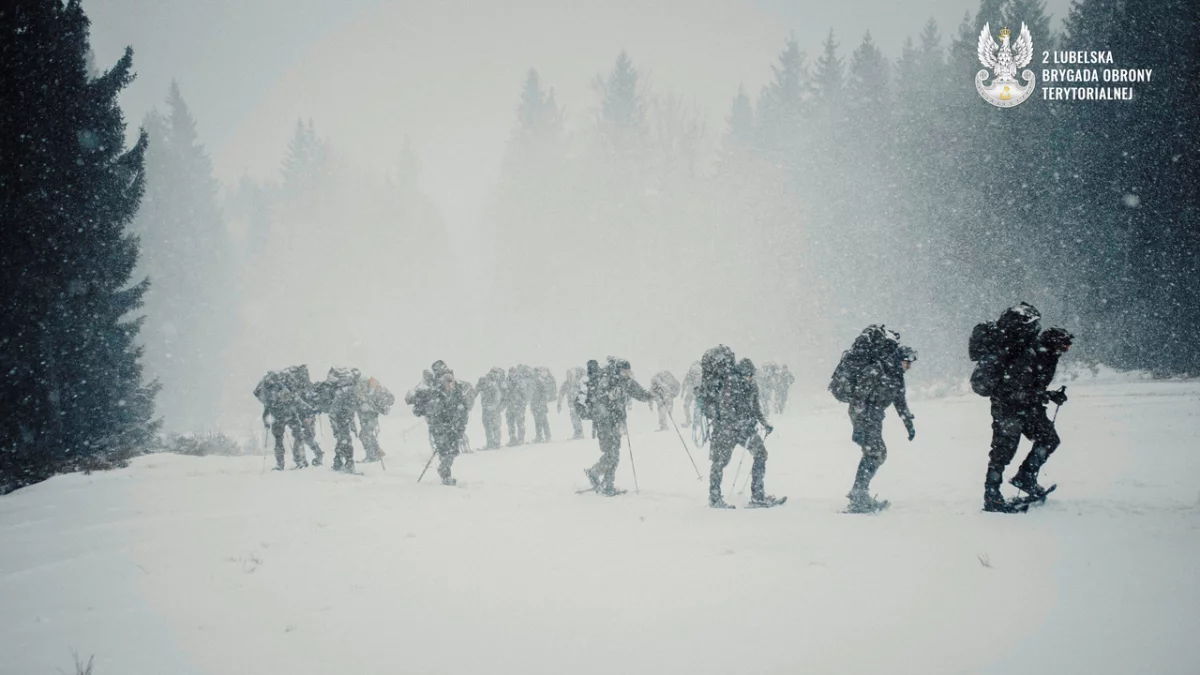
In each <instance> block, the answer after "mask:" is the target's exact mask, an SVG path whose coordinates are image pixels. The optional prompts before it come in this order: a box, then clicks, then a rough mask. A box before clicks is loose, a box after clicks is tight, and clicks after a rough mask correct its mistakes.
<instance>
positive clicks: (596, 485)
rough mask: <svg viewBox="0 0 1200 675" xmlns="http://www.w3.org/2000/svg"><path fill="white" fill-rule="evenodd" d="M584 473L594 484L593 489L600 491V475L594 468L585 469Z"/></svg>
mask: <svg viewBox="0 0 1200 675" xmlns="http://www.w3.org/2000/svg"><path fill="white" fill-rule="evenodd" d="M583 475H585V476H587V479H588V482H589V483H591V484H592V489H593V490H595V491H596V492H599V491H600V476H599V475H598V474H597V473H596V472H595V471H594V470H593V469H584V470H583Z"/></svg>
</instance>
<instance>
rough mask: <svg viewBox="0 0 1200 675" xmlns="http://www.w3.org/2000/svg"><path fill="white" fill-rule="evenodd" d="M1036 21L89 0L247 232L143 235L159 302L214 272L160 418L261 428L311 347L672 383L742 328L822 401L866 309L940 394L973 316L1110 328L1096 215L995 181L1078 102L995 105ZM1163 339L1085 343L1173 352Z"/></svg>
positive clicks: (1088, 354) (478, 369)
mask: <svg viewBox="0 0 1200 675" xmlns="http://www.w3.org/2000/svg"><path fill="white" fill-rule="evenodd" d="M1026 4H1028V3H1026ZM1035 4H1036V3H1035ZM1010 5H1011V3H1009V4H1004V3H1001V4H1000V5H997V6H996V7H995V8H993V9H987V8H984V9H985V11H987V12H993V13H994V14H995V16H984V12H980V13H979V14H976V10H977V8H976V7H974V5H963V4H961V3H951V2H927V1H922V2H915V1H914V2H901V3H842V4H840V5H838V6H837V7H819V8H818V7H812V8H803V9H800V8H796V7H793V6H792V5H791V4H790V3H775V2H700V3H651V4H649V5H647V4H646V3H632V2H626V3H616V4H614V3H599V2H587V3H572V4H571V5H570V6H569V7H567V6H562V5H560V4H557V3H542V4H541V5H523V6H520V7H515V8H512V7H505V8H500V7H497V6H494V5H492V4H491V3H481V2H454V3H448V4H447V3H441V4H438V5H437V6H436V7H433V8H431V7H422V6H417V5H416V4H415V3H413V4H408V3H379V2H365V1H363V2H351V3H345V4H344V6H339V7H337V8H336V9H335V8H333V7H327V6H324V5H322V4H321V3H278V2H261V3H248V4H246V5H243V4H241V3H237V4H236V5H235V4H234V3H209V4H205V5H204V6H202V7H198V6H194V5H190V4H184V3H154V4H153V5H152V6H146V5H142V4H139V3H130V2H106V3H97V4H96V6H94V7H89V12H90V16H91V18H92V21H93V45H94V51H95V54H96V60H97V61H98V62H100V63H105V62H107V61H109V60H111V57H112V55H113V54H115V53H116V52H117V50H118V49H121V48H123V47H124V46H125V45H127V44H132V45H134V46H135V54H136V63H137V71H138V79H137V80H136V81H135V82H134V84H133V85H131V86H130V87H129V88H128V89H127V90H126V91H125V93H124V94H123V95H122V105H123V107H124V109H125V111H126V116H127V118H128V120H130V121H131V122H142V123H143V126H144V122H143V120H145V119H146V115H148V114H151V111H152V110H158V111H166V114H168V115H169V109H170V107H171V106H170V104H169V102H166V103H165V102H164V99H165V97H166V94H167V92H168V90H169V88H170V86H171V83H172V82H176V83H177V85H178V87H179V91H180V92H181V94H180V95H181V97H182V100H183V101H185V104H184V105H186V107H187V109H188V110H189V111H190V115H191V117H192V118H194V127H195V139H194V143H195V145H196V147H197V148H199V149H200V151H201V154H203V155H205V156H206V157H207V158H208V159H209V161H210V162H211V176H212V179H213V181H214V182H215V187H214V189H213V204H215V206H216V209H217V210H218V211H219V216H217V220H218V221H219V223H220V226H221V229H220V230H219V231H216V230H214V231H213V238H212V239H211V241H209V242H208V243H197V242H191V243H189V244H188V245H187V247H186V248H189V249H193V250H196V251H197V252H199V251H206V250H211V249H213V248H214V247H215V248H220V249H221V250H222V251H223V252H222V253H221V255H218V256H215V257H212V259H208V258H206V257H205V256H203V255H199V254H197V255H196V256H179V254H178V253H176V254H174V255H175V258H172V257H171V256H167V255H163V256H159V257H158V258H157V260H156V254H155V250H154V247H153V246H152V245H151V246H146V247H144V248H145V250H144V251H143V260H142V268H143V271H144V272H145V273H146V274H147V275H148V276H150V278H151V284H152V286H151V291H150V292H149V294H148V297H147V305H148V307H150V308H153V307H154V303H155V293H156V292H159V293H162V291H161V290H159V291H156V290H155V289H156V288H158V289H161V288H163V287H164V286H166V285H167V284H161V283H160V282H161V279H158V278H157V277H162V276H164V275H165V276H168V277H169V276H171V275H172V274H173V272H172V271H171V270H179V269H185V268H186V269H191V270H192V272H193V277H194V278H195V279H197V281H195V282H194V283H195V285H204V284H205V283H206V282H204V281H201V279H213V278H218V277H219V278H220V279H222V281H221V282H220V283H215V282H214V283H213V284H209V285H208V286H207V288H208V290H207V291H206V293H209V294H215V295H216V296H219V297H214V298H213V299H212V300H211V303H209V301H205V302H206V303H209V304H210V305H211V308H212V317H213V318H211V319H210V320H205V321H204V322H203V323H204V324H205V325H208V326H212V325H220V326H221V329H220V330H214V331H208V332H207V333H204V334H203V335H202V333H203V331H199V330H197V331H194V332H193V335H192V338H191V342H192V344H191V345H190V347H189V348H188V350H185V351H187V352H188V354H190V356H188V357H186V358H182V359H180V358H178V357H176V356H171V357H165V356H164V355H163V353H164V352H165V351H168V350H167V348H166V347H164V346H163V345H162V344H161V343H160V342H156V336H158V335H160V334H161V332H159V333H156V332H155V330H154V325H153V324H154V321H155V319H154V312H151V311H149V310H148V311H147V314H148V315H149V316H150V319H149V325H148V330H146V331H144V333H143V335H142V339H143V341H144V343H145V347H146V362H147V366H146V367H147V376H148V377H158V378H160V380H161V381H162V384H163V386H164V389H163V393H162V394H160V396H159V409H160V411H161V412H162V414H163V416H164V420H165V423H166V425H167V427H168V428H175V429H178V430H190V429H196V428H206V427H213V426H215V427H222V428H232V429H246V428H253V426H254V425H256V424H257V422H256V417H257V414H258V410H257V406H256V405H254V404H253V401H252V400H251V399H250V397H249V392H250V391H251V390H252V389H253V387H254V384H255V382H256V381H257V380H258V378H259V377H261V374H262V373H263V372H264V371H266V370H268V369H278V368H281V367H284V366H287V365H290V364H293V363H307V364H308V365H309V368H310V371H312V372H313V373H314V375H315V376H317V377H319V376H320V375H321V374H322V373H323V372H324V371H325V369H327V368H328V367H329V366H333V365H345V366H354V367H357V368H359V369H360V370H362V371H363V372H364V373H367V374H370V375H374V376H376V377H379V378H380V379H382V380H383V381H384V382H386V383H388V384H389V386H392V387H393V389H399V390H404V389H406V388H408V387H410V386H412V385H413V384H415V383H416V381H417V380H418V379H419V376H420V371H421V370H422V369H423V368H427V367H428V366H429V364H430V363H431V362H432V361H434V360H435V359H444V360H446V361H447V362H448V363H449V364H450V365H451V367H453V368H455V370H456V373H457V374H458V375H459V376H460V377H465V378H466V379H469V380H473V379H474V378H476V377H478V376H479V375H481V374H483V373H484V372H485V371H486V370H487V369H488V368H490V367H492V366H496V365H500V366H505V367H506V366H508V365H512V364H515V363H529V364H532V365H545V366H549V367H551V369H552V370H553V371H554V372H555V373H556V374H560V375H561V373H562V372H563V370H564V369H566V368H568V367H572V366H578V365H582V364H583V363H584V362H585V361H586V360H588V359H591V358H597V359H603V358H604V357H605V356H607V355H618V356H621V357H624V358H627V359H629V360H630V361H631V362H632V363H633V366H634V372H635V374H636V375H637V376H638V377H639V378H641V379H642V380H647V379H648V378H649V376H650V374H652V373H654V372H656V371H658V370H660V369H669V370H671V371H673V372H675V373H677V374H678V375H681V374H682V372H683V371H685V370H686V368H687V366H688V364H689V363H691V362H692V361H694V360H696V359H698V358H699V356H700V354H701V353H702V352H703V351H704V350H705V349H707V348H709V347H712V346H714V345H716V344H719V343H721V344H728V345H730V346H732V347H733V348H734V349H735V350H736V351H737V352H738V354H739V355H745V356H749V357H751V358H753V359H755V360H756V361H760V362H761V361H767V360H770V361H777V362H782V363H788V364H789V365H790V366H791V368H792V370H793V371H794V372H795V373H796V375H797V378H798V389H799V390H800V391H801V392H807V393H819V392H821V391H822V390H823V389H824V387H825V384H826V383H827V382H828V377H829V373H830V372H831V370H832V367H833V365H834V364H835V363H836V362H837V358H838V356H839V355H840V353H841V350H843V349H845V348H846V347H848V345H849V343H850V341H851V340H852V339H853V337H854V335H855V334H856V333H857V332H858V331H859V330H861V329H862V327H863V326H865V325H867V324H869V323H885V324H887V325H888V326H889V327H890V328H893V329H895V330H898V331H899V332H900V333H901V335H902V339H903V341H904V342H905V343H906V344H910V345H911V346H913V347H915V348H916V349H918V350H919V352H920V354H921V364H920V367H919V368H917V369H914V371H913V373H912V375H911V377H912V379H913V380H914V382H915V383H916V386H917V387H920V386H922V385H931V384H934V383H938V385H939V386H944V387H953V386H957V385H958V384H961V381H962V379H963V377H964V376H965V374H966V373H967V372H968V371H969V366H970V364H969V362H968V361H967V358H966V350H965V336H966V334H967V332H969V330H970V326H971V325H972V324H974V323H976V322H978V321H982V320H986V319H988V318H994V315H995V314H996V313H998V312H999V310H1000V309H1002V308H1003V307H1005V306H1007V305H1010V304H1012V303H1014V302H1016V301H1018V300H1028V301H1030V302H1033V303H1034V304H1035V305H1038V306H1039V307H1041V308H1042V309H1043V311H1046V312H1047V315H1048V319H1049V321H1050V322H1051V323H1064V324H1067V325H1069V327H1071V329H1072V330H1077V331H1082V332H1083V333H1084V334H1085V335H1086V334H1087V330H1088V326H1089V324H1090V323H1094V322H1095V318H1096V317H1095V313H1094V312H1092V308H1093V307H1094V306H1097V303H1098V304H1099V305H1103V306H1106V307H1111V306H1112V305H1109V304H1108V303H1109V302H1110V301H1112V299H1113V298H1111V297H1105V298H1100V299H1097V298H1096V297H1095V295H1096V291H1095V289H1094V288H1092V287H1091V286H1089V284H1091V282H1092V281H1095V280H1101V279H1104V278H1105V277H1106V275H1107V270H1108V268H1105V267H1103V266H1092V267H1088V266H1087V265H1084V266H1083V267H1082V268H1081V267H1079V266H1077V265H1075V264H1074V263H1071V264H1069V265H1063V264H1061V263H1060V262H1058V258H1056V257H1054V256H1057V255H1061V253H1062V250H1061V247H1062V246H1064V245H1065V244H1063V243H1062V242H1065V241H1068V240H1071V239H1076V240H1077V239H1078V237H1075V236H1074V235H1073V234H1070V233H1067V232H1064V231H1063V230H1062V226H1061V222H1062V219H1061V218H1057V216H1056V215H1055V213H1051V212H1050V211H1052V210H1053V209H1051V210H1050V211H1048V210H1047V209H1046V204H1047V203H1052V204H1054V205H1055V206H1054V208H1057V209H1058V212H1056V213H1061V212H1065V211H1067V210H1068V209H1069V208H1070V206H1071V205H1069V204H1066V203H1065V202H1061V203H1060V202H1055V199H1056V198H1055V197H1047V196H1044V195H1038V200H1040V201H1038V203H1037V205H1036V206H1035V205H1034V204H1033V203H1032V202H1033V201H1034V200H1032V199H1031V200H1030V203H1025V204H1022V205H1020V206H1017V207H1014V209H1013V210H1012V211H1010V212H1008V213H1001V214H999V215H997V214H996V213H992V212H989V211H990V210H989V208H988V205H987V199H988V198H987V197H984V196H983V195H981V194H979V193H978V192H977V191H976V189H975V186H976V185H978V183H979V182H980V181H981V180H985V179H984V178H983V176H986V175H987V174H988V172H989V171H993V170H995V166H996V162H997V161H1001V163H1003V162H1011V163H1010V164H1004V166H1006V167H1009V166H1011V167H1012V168H1013V171H1012V172H1011V173H1013V174H1016V173H1018V171H1020V170H1021V166H1020V165H1019V164H1018V161H1019V160H1018V159H1017V158H1018V157H1019V156H1020V153H1021V152H1022V151H1023V150H1024V149H1028V146H1029V143H1030V141H1028V140H1022V134H1026V137H1027V134H1028V132H1029V129H1031V128H1036V127H1037V125H1046V124H1049V123H1050V122H1051V120H1053V119H1055V118H1054V116H1055V115H1057V114H1059V113H1057V112H1054V111H1053V110H1052V107H1051V106H1048V105H1042V106H1041V107H1040V109H1037V110H1032V111H1027V110H1024V109H1022V110H1016V111H1001V112H1004V113H1007V114H1009V118H1008V119H1007V120H1001V119H999V118H997V117H996V115H995V114H994V113H995V112H997V111H991V110H986V109H984V108H986V104H982V103H981V102H980V101H979V100H978V98H977V96H976V97H975V99H970V97H972V96H975V94H974V91H973V89H972V87H971V80H970V78H971V76H972V74H973V72H974V71H975V70H977V69H978V63H976V62H974V60H973V58H969V57H968V58H960V57H962V52H961V49H960V50H959V52H955V49H956V47H961V46H962V45H963V44H966V45H968V46H969V48H970V50H973V49H974V47H973V43H972V42H970V41H969V40H973V39H974V35H976V34H977V33H978V30H979V26H981V25H982V24H983V22H984V21H988V20H990V21H992V22H993V23H996V22H998V21H1003V20H1005V19H1007V18H1009V17H1008V15H1009V14H1014V17H1015V14H1016V13H1020V12H1025V13H1026V14H1028V13H1029V12H1031V11H1032V10H1031V9H1029V8H1027V7H1025V6H1024V5H1023V6H1022V7H1017V8H1014V7H1012V6H1010ZM1030 7H1032V5H1030ZM1068 10H1069V7H1068V5H1067V3H1066V2H1065V0H1064V1H1060V2H1049V3H1047V4H1046V5H1045V7H1044V8H1043V9H1042V10H1041V11H1040V13H1038V16H1037V18H1036V21H1038V22H1041V23H1042V24H1044V25H1039V26H1038V29H1039V30H1042V31H1043V34H1050V33H1053V34H1054V35H1055V36H1056V37H1057V36H1058V35H1059V34H1060V33H1061V32H1062V31H1063V30H1064V25H1063V21H1062V19H1063V18H1065V17H1066V15H1067V14H1068ZM1026 14H1022V17H1021V18H1020V19H1019V20H1024V21H1033V20H1034V19H1033V18H1030V17H1028V16H1026ZM964 15H965V18H964ZM1077 41H1078V40H1077ZM1039 49H1040V47H1039ZM789 59H792V61H791V62H790V63H791V66H794V67H795V70H794V72H789V70H788V69H789V67H791V66H789ZM872 77H877V78H879V79H878V83H876V82H875V81H873V80H871V79H870V78H872ZM789 78H791V79H789ZM880 83H881V84H880ZM1028 108H1030V109H1033V108H1034V106H1029V107H1028ZM1060 112H1061V111H1060ZM1059 119H1061V116H1060V117H1059ZM136 132H137V125H136V124H130V129H129V134H130V135H131V138H132V136H133V134H136ZM1065 141H1066V134H1065V133H1064V134H1063V142H1064V144H1065ZM1005 144H1014V145H1013V146H1012V149H1013V157H1012V158H1009V159H1003V160H998V159H997V157H998V156H999V155H1005V157H1008V155H1007V154H1006V153H999V155H994V156H993V155H992V154H990V152H989V150H988V149H989V148H991V149H992V151H995V150H996V149H998V148H1002V147H1004V146H1005ZM153 145H154V139H153V134H152V138H151V148H152V150H151V152H153ZM1058 151H1059V148H1056V150H1055V152H1058ZM1048 154H1054V153H1048ZM1058 154H1061V152H1058ZM971 158H973V159H971ZM1059 161H1069V160H1063V159H1062V158H1061V157H1060V158H1059ZM1047 162H1050V160H1047ZM1037 171H1038V172H1041V173H1040V174H1039V175H1042V174H1044V173H1046V172H1048V171H1052V167H1051V168H1047V167H1046V166H1040V167H1038V169H1037ZM149 180H150V182H151V183H153V182H154V176H153V174H152V175H151V177H150V179H149ZM947 181H955V183H954V185H956V186H957V185H961V186H962V189H961V190H953V191H952V190H950V189H949V188H950V185H951V184H950V183H948V182H947ZM1130 189H1133V188H1127V189H1126V192H1127V191H1128V190H1130ZM1022 191H1023V190H1022V186H1021V185H1020V184H1019V183H1017V184H1015V185H1014V186H1013V194H1014V195H1019V194H1021V193H1022ZM150 192H151V193H153V185H151V187H150ZM143 211H144V213H143V222H146V221H147V218H149V215H147V214H150V213H151V211H150V210H148V209H147V208H146V207H143ZM1014 223H1016V224H1014ZM145 227H146V229H144V230H143V232H151V231H153V227H152V224H150V223H148V222H146V226H145ZM1051 231H1053V233H1048V232H1051ZM143 237H147V235H146V234H143ZM218 240H223V241H218ZM172 246H173V247H174V248H175V249H176V250H178V249H179V248H180V247H179V241H178V240H177V239H173V240H171V241H170V242H168V244H167V245H166V248H171V247H172ZM1056 251H1057V253H1055V252H1056ZM176 258H178V260H176ZM164 261H169V262H166V263H164ZM1084 277H1086V279H1085V278H1084ZM1076 283H1082V284H1083V286H1085V287H1088V288H1092V290H1085V291H1080V292H1079V293H1077V294H1076V293H1075V292H1074V291H1072V290H1069V289H1070V288H1073V287H1074V285H1075V284H1076ZM1101 295H1104V293H1101ZM1109 295H1116V294H1115V293H1110V294H1109ZM161 297H162V296H161V295H160V298H161ZM164 302H166V301H164ZM172 302H174V301H173V300H172V301H169V302H167V303H166V304H171V303H172ZM1171 302H1172V303H1175V302H1176V301H1174V300H1172V301H1171ZM1140 344H1142V335H1140V334H1134V333H1133V332H1129V333H1127V334H1121V335H1118V336H1113V337H1112V339H1111V341H1109V342H1103V343H1102V340H1100V339H1094V340H1092V342H1091V344H1090V346H1084V347H1082V348H1081V349H1080V350H1079V351H1080V352H1081V354H1082V356H1083V358H1085V359H1086V360H1088V361H1090V362H1101V361H1103V362H1107V363H1110V364H1113V365H1117V366H1124V367H1150V368H1153V367H1156V366H1159V365H1162V364H1158V363H1151V362H1149V361H1147V359H1145V358H1139V357H1137V356H1136V355H1131V354H1130V352H1131V347H1130V345H1135V346H1136V345H1140ZM176 346H177V345H176ZM1139 349H1140V348H1137V349H1132V351H1133V352H1139ZM1189 358H1190V357H1189ZM1185 360H1186V359H1185ZM167 362H170V365H171V367H170V368H168V367H166V366H158V367H156V365H157V364H161V363H167ZM206 382H207V383H210V385H204V384H203V383H206ZM802 395H803V394H802ZM202 399H203V400H202ZM200 410H204V411H206V412H205V414H196V411H200Z"/></svg>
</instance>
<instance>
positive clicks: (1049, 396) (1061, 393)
mask: <svg viewBox="0 0 1200 675" xmlns="http://www.w3.org/2000/svg"><path fill="white" fill-rule="evenodd" d="M1046 400H1047V401H1050V402H1051V403H1053V404H1054V405H1062V404H1064V403H1066V402H1067V388H1066V387H1065V386H1064V387H1062V388H1061V389H1057V390H1055V391H1048V392H1046Z"/></svg>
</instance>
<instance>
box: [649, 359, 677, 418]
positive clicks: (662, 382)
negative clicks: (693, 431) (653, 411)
mask: <svg viewBox="0 0 1200 675" xmlns="http://www.w3.org/2000/svg"><path fill="white" fill-rule="evenodd" d="M650 393H651V394H654V405H657V406H658V430H659V431H666V430H667V429H669V428H670V427H668V426H667V418H668V417H669V416H670V415H671V414H672V413H673V412H674V409H675V399H676V398H677V397H678V396H679V380H677V379H675V376H674V375H672V374H671V372H670V371H668V370H664V371H662V372H660V373H658V374H656V375H655V376H654V377H652V378H650Z"/></svg>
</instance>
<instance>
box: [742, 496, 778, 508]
mask: <svg viewBox="0 0 1200 675" xmlns="http://www.w3.org/2000/svg"><path fill="white" fill-rule="evenodd" d="M785 503H787V497H776V496H774V495H762V496H760V497H752V498H751V499H750V503H749V504H747V505H746V508H748V509H769V508H771V507H772V506H780V505H782V504H785Z"/></svg>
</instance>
